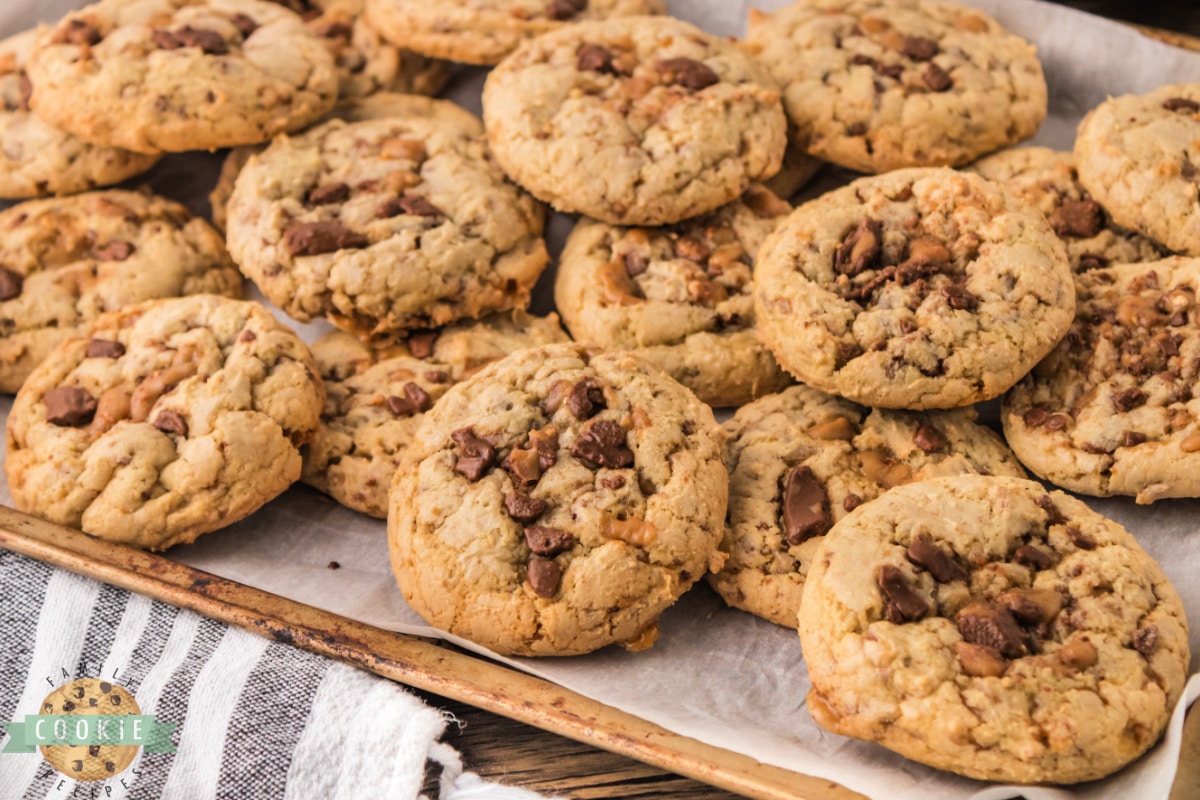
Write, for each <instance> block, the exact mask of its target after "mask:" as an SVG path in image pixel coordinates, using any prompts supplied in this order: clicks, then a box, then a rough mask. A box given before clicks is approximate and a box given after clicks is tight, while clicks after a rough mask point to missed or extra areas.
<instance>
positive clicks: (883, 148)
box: [746, 0, 1047, 173]
mask: <svg viewBox="0 0 1200 800" xmlns="http://www.w3.org/2000/svg"><path fill="white" fill-rule="evenodd" d="M746 46H747V49H748V50H749V51H750V52H751V53H754V54H755V56H756V57H757V58H758V59H759V60H761V61H762V62H763V63H764V64H765V65H766V66H767V67H768V69H770V70H771V73H772V74H773V75H774V76H775V79H776V80H777V81H778V82H779V84H780V85H781V86H782V87H783V102H784V107H785V108H786V110H787V113H788V117H789V119H790V120H791V122H792V124H793V125H794V126H795V131H794V133H793V136H794V137H795V139H796V140H797V141H798V142H800V143H802V144H804V145H805V146H807V148H808V152H809V153H811V154H812V155H814V156H817V157H818V158H821V159H824V160H826V161H832V162H834V163H835V164H840V165H842V166H844V167H847V168H849V169H854V170H858V171H860V172H874V173H879V172H886V171H888V170H892V169H898V168H901V167H915V166H954V165H958V164H964V163H966V162H968V161H971V160H972V159H974V158H978V157H979V156H981V155H983V154H984V153H989V152H991V151H993V150H998V149H999V148H1001V147H1004V146H1005V145H1009V144H1013V143H1014V142H1018V141H1021V140H1022V139H1027V138H1029V137H1030V136H1032V135H1033V134H1034V133H1035V132H1036V131H1037V129H1038V126H1039V125H1041V122H1042V120H1043V119H1045V117H1046V103H1047V91H1046V79H1045V77H1044V75H1043V74H1042V67H1041V64H1040V62H1039V61H1038V59H1037V56H1036V54H1035V52H1034V47H1033V45H1031V44H1029V43H1028V42H1026V41H1024V40H1023V39H1020V38H1019V37H1017V36H1015V35H1013V34H1011V33H1009V32H1007V31H1006V30H1004V29H1003V28H1002V27H1001V26H1000V25H999V23H997V22H996V21H995V20H994V19H992V18H991V17H988V16H987V15H985V14H983V13H981V12H979V11H977V10H975V9H969V8H963V7H960V6H955V5H951V4H948V3H932V2H925V1H924V0H807V1H806V2H799V3H794V4H793V5H791V6H788V7H786V8H783V9H781V10H780V11H777V12H775V13H773V14H764V13H762V12H759V11H756V10H751V12H750V22H749V28H748V31H747V34H746Z"/></svg>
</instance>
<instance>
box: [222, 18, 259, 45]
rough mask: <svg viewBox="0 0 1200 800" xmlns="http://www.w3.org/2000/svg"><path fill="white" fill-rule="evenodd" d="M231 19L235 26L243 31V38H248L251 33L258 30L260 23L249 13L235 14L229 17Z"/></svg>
mask: <svg viewBox="0 0 1200 800" xmlns="http://www.w3.org/2000/svg"><path fill="white" fill-rule="evenodd" d="M229 21H230V22H232V23H233V27H235V28H237V29H238V31H240V32H241V34H242V38H243V39H246V38H248V37H249V36H250V34H252V33H254V32H255V31H256V30H258V23H257V22H255V21H254V18H253V17H251V16H249V15H248V14H242V13H237V14H234V15H233V16H232V17H230V18H229Z"/></svg>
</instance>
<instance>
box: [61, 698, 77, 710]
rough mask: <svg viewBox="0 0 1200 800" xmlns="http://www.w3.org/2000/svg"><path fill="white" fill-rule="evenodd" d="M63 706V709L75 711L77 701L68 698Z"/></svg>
mask: <svg viewBox="0 0 1200 800" xmlns="http://www.w3.org/2000/svg"><path fill="white" fill-rule="evenodd" d="M62 708H63V711H74V710H75V703H73V702H72V701H70V700H67V701H65V702H63V706H62Z"/></svg>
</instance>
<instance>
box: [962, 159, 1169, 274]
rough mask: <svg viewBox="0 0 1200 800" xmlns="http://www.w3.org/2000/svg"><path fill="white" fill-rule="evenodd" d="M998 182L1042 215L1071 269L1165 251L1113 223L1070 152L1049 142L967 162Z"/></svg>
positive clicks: (1155, 256) (1131, 260)
mask: <svg viewBox="0 0 1200 800" xmlns="http://www.w3.org/2000/svg"><path fill="white" fill-rule="evenodd" d="M967 169H968V170H969V171H970V172H974V173H975V174H977V175H982V176H983V177H985V178H987V179H988V180H990V181H994V182H996V183H999V184H1002V185H1004V186H1006V187H1008V188H1009V189H1011V190H1012V191H1014V192H1015V193H1016V194H1017V196H1018V197H1020V198H1021V199H1022V200H1024V201H1025V202H1027V203H1029V204H1030V205H1031V206H1033V207H1034V208H1036V209H1037V210H1038V211H1041V212H1042V213H1043V214H1045V215H1046V219H1047V220H1049V221H1050V227H1052V228H1054V232H1055V233H1057V234H1058V237H1059V238H1060V239H1062V240H1063V244H1065V245H1066V247H1067V258H1069V259H1070V261H1071V269H1072V270H1073V271H1075V272H1083V271H1085V270H1089V269H1095V268H1096V267H1103V266H1107V265H1108V264H1131V263H1134V262H1138V261H1156V260H1158V259H1160V258H1162V257H1163V256H1166V255H1168V253H1167V252H1166V251H1165V250H1164V249H1163V248H1162V247H1160V246H1159V245H1158V244H1157V243H1155V242H1154V241H1152V240H1150V239H1147V238H1146V237H1145V236H1142V235H1141V234H1139V233H1135V232H1134V231H1131V230H1127V229H1125V228H1122V227H1121V226H1119V225H1116V224H1114V223H1113V221H1112V218H1111V217H1110V216H1109V215H1108V212H1106V211H1105V210H1104V209H1103V208H1102V207H1101V206H1100V204H1099V203H1097V202H1096V201H1095V200H1093V199H1092V197H1091V195H1089V194H1088V191H1087V189H1084V188H1083V186H1082V185H1081V184H1080V183H1079V175H1078V173H1077V172H1076V170H1075V159H1074V158H1073V157H1072V156H1071V154H1070V153H1062V152H1058V151H1057V150H1051V149H1050V148H1048V147H1017V148H1013V149H1011V150H1004V151H1002V152H999V153H996V154H995V155H991V156H988V157H987V158H982V159H980V160H979V161H976V162H975V163H974V164H971V165H970V167H968V168H967Z"/></svg>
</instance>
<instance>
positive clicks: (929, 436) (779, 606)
mask: <svg viewBox="0 0 1200 800" xmlns="http://www.w3.org/2000/svg"><path fill="white" fill-rule="evenodd" d="M975 420H976V413H975V410H974V409H969V408H962V409H954V410H950V411H925V412H912V411H888V410H885V409H869V408H864V407H862V406H860V405H857V404H855V403H851V402H850V401H848V400H843V399H841V398H840V397H834V396H832V395H828V394H825V393H824V392H820V391H818V390H816V389H812V388H810V387H808V386H803V385H797V386H792V387H790V388H788V389H786V390H784V391H783V392H780V393H779V394H774V395H769V396H767V397H763V398H760V399H758V400H756V401H755V402H753V403H750V404H749V405H746V406H743V407H742V408H740V409H738V411H737V413H736V414H735V415H734V416H733V418H732V419H731V420H729V421H728V422H726V423H725V425H724V427H725V433H726V435H727V437H728V443H727V445H726V459H725V463H726V465H727V466H728V467H729V514H728V517H727V522H726V527H725V535H724V538H723V539H722V541H721V551H722V552H723V553H726V554H727V555H728V558H727V560H726V561H725V566H724V567H722V569H721V571H720V572H718V573H716V574H712V575H709V576H708V582H709V583H710V584H711V585H712V587H713V588H714V589H716V590H717V593H718V594H720V595H721V596H722V597H723V598H724V599H725V602H726V603H728V604H729V605H731V606H733V607H734V608H740V609H742V610H744V611H749V612H751V613H752V614H757V615H758V616H760V617H763V618H764V619H768V620H770V621H771V622H774V623H775V624H777V625H783V626H785V627H789V628H794V627H796V624H797V614H798V612H799V610H800V600H801V593H802V592H803V590H804V579H805V575H807V573H808V570H809V567H810V565H811V564H812V563H813V554H814V553H815V552H816V551H817V548H818V547H819V546H820V545H821V542H822V540H823V537H824V536H825V534H826V533H828V532H829V529H830V528H831V527H832V526H833V525H834V524H836V523H837V522H838V521H840V520H841V519H842V518H844V517H845V516H846V515H847V514H849V513H850V512H851V511H853V510H854V509H855V508H858V507H859V506H860V505H862V504H863V503H866V502H868V501H871V500H874V499H875V498H876V497H878V496H879V495H881V494H883V493H884V492H886V491H888V490H889V489H891V488H893V487H896V486H901V485H904V484H907V483H914V482H916V481H921V480H926V479H928V478H934V477H939V476H943V475H968V474H978V475H1005V476H1009V477H1016V478H1023V477H1025V471H1024V470H1023V469H1021V465H1020V463H1019V462H1018V461H1017V457H1016V456H1015V455H1013V453H1012V451H1010V450H1009V449H1008V447H1007V446H1006V445H1005V444H1004V442H1003V440H1001V438H1000V437H999V436H998V435H996V434H995V433H994V432H992V431H991V430H989V429H988V428H986V427H984V426H983V425H980V424H979V423H977V422H976V421H975Z"/></svg>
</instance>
